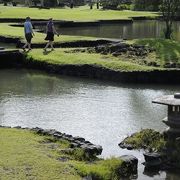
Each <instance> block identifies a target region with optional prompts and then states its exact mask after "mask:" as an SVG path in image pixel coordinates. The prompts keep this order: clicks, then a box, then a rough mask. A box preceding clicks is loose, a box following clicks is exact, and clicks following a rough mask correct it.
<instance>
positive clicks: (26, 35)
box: [25, 33, 33, 43]
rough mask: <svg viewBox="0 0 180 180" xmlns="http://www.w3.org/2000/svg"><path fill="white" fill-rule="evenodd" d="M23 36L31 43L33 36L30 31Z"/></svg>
mask: <svg viewBox="0 0 180 180" xmlns="http://www.w3.org/2000/svg"><path fill="white" fill-rule="evenodd" d="M25 38H26V41H27V42H28V43H31V40H32V38H33V36H32V34H31V33H27V34H25Z"/></svg>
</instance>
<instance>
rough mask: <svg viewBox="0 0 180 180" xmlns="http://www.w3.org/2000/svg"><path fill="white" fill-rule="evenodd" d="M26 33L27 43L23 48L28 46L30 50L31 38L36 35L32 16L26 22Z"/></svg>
mask: <svg viewBox="0 0 180 180" xmlns="http://www.w3.org/2000/svg"><path fill="white" fill-rule="evenodd" d="M24 34H25V38H26V41H27V42H26V44H25V45H24V46H23V50H25V49H26V47H28V51H30V50H31V40H32V38H33V36H34V32H33V27H32V24H31V19H30V17H27V18H26V21H25V23H24Z"/></svg>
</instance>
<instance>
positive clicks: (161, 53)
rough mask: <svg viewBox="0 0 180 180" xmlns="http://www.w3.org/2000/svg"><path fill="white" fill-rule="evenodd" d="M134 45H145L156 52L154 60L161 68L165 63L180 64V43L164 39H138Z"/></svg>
mask: <svg viewBox="0 0 180 180" xmlns="http://www.w3.org/2000/svg"><path fill="white" fill-rule="evenodd" d="M135 43H136V44H142V45H147V46H149V47H152V48H153V49H155V50H156V60H157V61H160V64H161V66H162V67H163V66H164V65H165V64H166V63H175V64H178V65H179V64H180V43H179V42H177V41H172V40H166V39H139V40H135Z"/></svg>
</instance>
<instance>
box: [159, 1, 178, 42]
mask: <svg viewBox="0 0 180 180" xmlns="http://www.w3.org/2000/svg"><path fill="white" fill-rule="evenodd" d="M179 10H180V0H162V5H161V12H162V15H163V19H164V21H165V23H166V29H165V31H164V35H165V38H166V39H171V36H172V32H173V29H172V23H173V20H174V18H175V17H176V16H177V15H178V12H179Z"/></svg>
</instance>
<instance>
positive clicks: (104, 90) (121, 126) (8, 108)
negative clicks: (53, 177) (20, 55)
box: [0, 70, 180, 179]
mask: <svg viewBox="0 0 180 180" xmlns="http://www.w3.org/2000/svg"><path fill="white" fill-rule="evenodd" d="M0 82H1V86H0V124H1V125H10V126H16V125H20V126H28V127H36V126H39V127H42V128H55V129H57V130H60V131H62V132H66V133H69V134H72V135H74V136H76V135H79V136H83V137H85V138H86V139H87V140H90V141H92V142H93V143H95V144H101V145H102V146H103V155H102V156H104V157H109V156H120V155H123V154H133V155H135V156H137V157H138V158H139V159H140V162H142V160H143V157H142V155H140V153H139V152H134V151H127V150H121V149H120V148H119V147H118V143H119V142H120V141H121V140H122V139H123V138H124V137H125V136H126V135H130V134H131V133H134V132H136V131H138V130H140V129H141V128H154V129H156V130H160V131H162V130H164V129H165V128H166V127H165V125H164V124H163V123H162V122H161V119H163V118H164V117H165V116H166V108H165V107H163V106H158V105H154V104H152V103H151V101H152V99H154V98H156V97H157V96H160V95H165V94H173V93H174V92H178V91H180V86H172V85H171V86H157V85H156V86H155V85H138V84H131V85H122V84H117V83H110V82H99V81H97V80H87V79H78V78H69V77H63V76H54V75H47V74H44V73H40V72H35V71H28V70H0ZM143 171H144V170H143V167H141V166H140V171H139V177H138V179H141V178H142V179H143V178H145V179H147V176H145V175H143ZM165 176H166V175H164V173H160V177H165ZM158 177H159V176H158ZM173 177H175V176H173ZM149 178H150V177H149Z"/></svg>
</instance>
